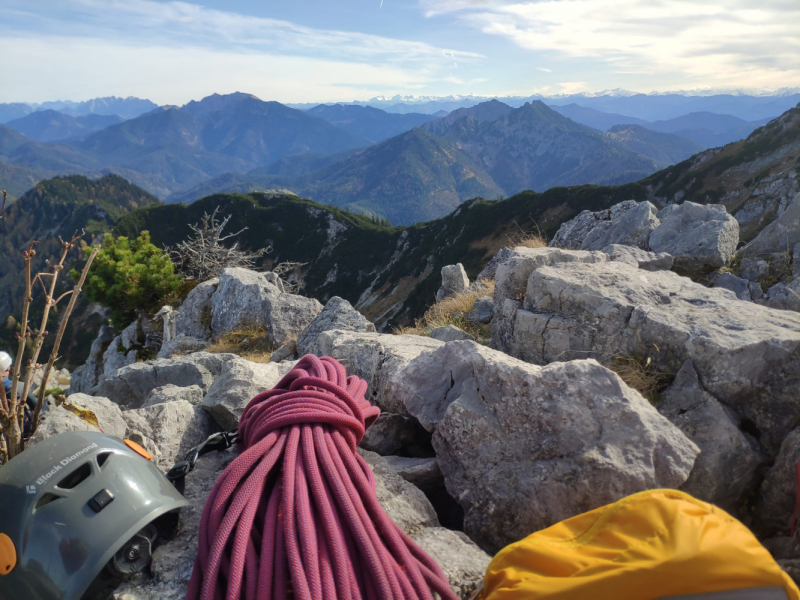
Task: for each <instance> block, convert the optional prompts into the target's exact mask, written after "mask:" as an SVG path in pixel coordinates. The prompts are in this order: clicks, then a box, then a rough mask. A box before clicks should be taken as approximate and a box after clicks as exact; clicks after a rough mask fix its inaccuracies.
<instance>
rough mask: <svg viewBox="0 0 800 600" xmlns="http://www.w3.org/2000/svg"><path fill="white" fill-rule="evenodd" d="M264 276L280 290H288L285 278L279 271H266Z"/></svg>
mask: <svg viewBox="0 0 800 600" xmlns="http://www.w3.org/2000/svg"><path fill="white" fill-rule="evenodd" d="M264 277H266V278H267V281H269V282H270V283H271V284H272V285H274V286H275V287H276V288H278V289H279V290H280V291H282V292H286V288H284V286H283V279H281V278H280V276H279V275H278V274H277V273H273V272H272V271H267V272H266V273H264Z"/></svg>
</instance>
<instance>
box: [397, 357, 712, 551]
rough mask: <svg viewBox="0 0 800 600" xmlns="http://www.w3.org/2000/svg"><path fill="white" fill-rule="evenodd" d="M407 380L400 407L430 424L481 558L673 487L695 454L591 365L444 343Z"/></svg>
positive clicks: (614, 379)
mask: <svg viewBox="0 0 800 600" xmlns="http://www.w3.org/2000/svg"><path fill="white" fill-rule="evenodd" d="M423 362H427V363H428V365H436V366H437V368H436V369H431V368H430V366H428V367H426V366H425V364H423ZM404 376H405V377H404V379H405V381H406V382H407V389H408V396H407V405H408V409H409V411H410V412H412V414H415V416H417V418H418V419H419V420H420V422H421V423H422V424H423V425H426V424H427V425H429V426H430V424H434V425H435V426H436V429H435V432H434V434H433V446H434V449H435V450H436V456H437V459H438V461H439V466H440V468H441V470H442V473H443V474H444V478H445V483H446V485H447V491H448V492H449V493H450V495H451V496H452V497H453V498H455V499H456V500H457V501H458V503H459V504H460V505H461V506H462V507H463V508H464V511H465V521H464V527H465V532H466V533H467V535H469V537H470V538H471V539H472V540H474V541H475V542H476V543H477V544H478V545H479V546H481V547H482V548H484V549H485V550H487V551H488V552H490V553H495V552H496V551H497V550H499V549H500V548H502V547H504V546H506V545H507V544H509V543H511V542H513V541H516V540H519V539H522V538H523V537H525V536H526V535H529V534H530V533H531V532H533V531H537V530H539V529H543V528H545V527H549V526H550V525H552V524H554V523H556V522H558V521H560V520H562V519H565V518H568V517H571V516H574V515H576V514H579V513H582V512H585V511H588V510H592V509H593V508H597V507H599V506H602V505H604V504H608V503H610V502H614V501H616V500H618V499H620V498H622V497H624V496H626V495H628V494H632V493H635V492H638V491H642V490H646V489H652V488H658V487H678V486H680V485H681V484H683V482H684V481H686V478H687V477H688V476H689V473H690V471H691V469H692V465H693V464H694V460H695V458H696V456H697V454H698V452H699V450H698V448H697V447H696V446H695V445H694V444H693V443H692V442H691V441H690V440H689V439H687V438H686V436H685V435H684V434H683V433H681V432H680V430H679V429H678V428H676V427H675V426H674V425H672V424H671V423H670V422H669V421H668V420H667V419H665V418H664V417H663V416H661V415H660V414H659V413H658V412H657V411H656V410H655V408H653V406H652V405H651V404H650V403H649V402H647V401H646V400H645V399H644V398H642V397H641V395H640V394H639V393H638V392H636V391H634V390H632V389H631V388H629V387H628V386H626V385H625V384H624V383H623V382H622V380H621V379H620V378H619V377H618V376H617V375H616V374H615V373H614V372H613V371H610V370H608V369H606V368H605V367H603V366H601V365H599V364H598V363H597V362H595V361H593V360H575V361H571V362H566V363H553V364H551V365H547V366H545V367H538V366H535V365H530V364H527V363H524V362H522V361H519V360H515V359H513V358H511V357H509V356H507V355H505V354H503V353H501V352H497V351H496V350H490V349H488V348H486V347H484V346H480V345H478V344H475V343H473V342H451V343H449V344H447V345H445V346H444V347H443V348H441V349H439V350H437V351H436V352H434V353H433V355H431V356H430V358H429V359H428V360H425V361H423V360H419V359H418V360H416V361H414V362H413V363H411V364H409V366H408V367H407V368H406V369H404Z"/></svg>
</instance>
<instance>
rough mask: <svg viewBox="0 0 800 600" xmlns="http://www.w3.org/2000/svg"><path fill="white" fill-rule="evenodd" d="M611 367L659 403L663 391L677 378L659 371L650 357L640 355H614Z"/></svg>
mask: <svg viewBox="0 0 800 600" xmlns="http://www.w3.org/2000/svg"><path fill="white" fill-rule="evenodd" d="M609 367H610V368H611V370H612V371H614V372H615V373H616V374H617V375H619V377H620V379H622V381H624V382H625V383H626V384H628V386H629V387H632V388H633V389H635V390H636V391H637V392H639V393H640V394H641V395H642V396H644V397H645V398H647V399H648V400H649V401H650V402H651V403H653V404H656V403H658V401H659V400H660V399H661V393H662V392H663V391H664V390H665V389H667V387H669V384H670V383H672V381H673V380H674V379H675V376H674V375H673V374H670V373H663V372H661V371H659V370H658V369H657V368H656V367H655V366H654V365H653V363H652V362H651V361H650V359H649V358H642V357H639V356H614V357H612V358H611V364H610V365H609Z"/></svg>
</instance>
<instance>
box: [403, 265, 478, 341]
mask: <svg viewBox="0 0 800 600" xmlns="http://www.w3.org/2000/svg"><path fill="white" fill-rule="evenodd" d="M493 294H494V280H493V279H492V280H486V279H485V280H482V281H476V282H474V283H473V284H472V285H471V286H470V287H469V288H467V289H466V290H464V291H463V292H461V293H460V294H456V295H454V296H449V297H447V298H445V299H444V300H442V301H441V302H437V303H436V304H434V305H433V306H431V307H430V308H429V309H428V310H427V311H425V314H424V315H423V316H422V318H421V319H417V321H416V322H415V323H414V325H413V327H403V328H402V329H398V330H396V331H395V333H397V334H400V335H402V334H411V335H424V336H428V335H430V333H431V331H433V330H434V329H436V328H437V327H444V326H446V325H455V326H456V327H458V328H459V329H462V330H464V331H466V332H467V333H468V334H470V335H471V336H472V337H474V338H475V339H476V340H477V341H478V342H480V343H482V344H485V343H488V342H489V338H490V332H489V326H488V325H483V324H480V323H473V322H471V321H467V320H466V319H465V317H466V315H467V313H469V311H471V310H472V306H473V305H474V304H475V300H477V299H478V298H482V297H484V296H492V295H493Z"/></svg>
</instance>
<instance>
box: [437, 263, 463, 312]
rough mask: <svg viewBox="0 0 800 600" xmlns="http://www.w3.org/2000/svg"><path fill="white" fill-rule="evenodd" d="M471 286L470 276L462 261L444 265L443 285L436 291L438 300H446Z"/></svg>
mask: <svg viewBox="0 0 800 600" xmlns="http://www.w3.org/2000/svg"><path fill="white" fill-rule="evenodd" d="M468 287H469V277H467V272H466V271H465V270H464V265H462V264H461V263H458V264H455V265H447V266H444V267H442V285H441V287H440V288H439V290H438V291H437V292H436V301H437V302H439V301H441V300H444V299H445V298H447V297H448V296H453V295H455V294H459V293H461V292H463V291H465V290H466V289H467V288H468Z"/></svg>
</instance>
